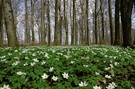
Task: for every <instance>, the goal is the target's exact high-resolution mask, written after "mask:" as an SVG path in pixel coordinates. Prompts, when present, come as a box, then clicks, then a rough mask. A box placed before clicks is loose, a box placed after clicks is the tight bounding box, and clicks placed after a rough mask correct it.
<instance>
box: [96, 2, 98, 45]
mask: <svg viewBox="0 0 135 89" xmlns="http://www.w3.org/2000/svg"><path fill="white" fill-rule="evenodd" d="M97 15H98V13H97V0H95V44H97V43H98V32H97Z"/></svg>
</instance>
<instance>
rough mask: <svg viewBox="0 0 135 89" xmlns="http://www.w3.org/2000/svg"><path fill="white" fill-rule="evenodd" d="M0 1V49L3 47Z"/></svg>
mask: <svg viewBox="0 0 135 89" xmlns="http://www.w3.org/2000/svg"><path fill="white" fill-rule="evenodd" d="M2 6H3V4H2V0H0V47H3V10H2Z"/></svg>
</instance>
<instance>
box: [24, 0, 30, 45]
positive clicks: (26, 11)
mask: <svg viewBox="0 0 135 89" xmlns="http://www.w3.org/2000/svg"><path fill="white" fill-rule="evenodd" d="M25 43H30V28H29V18H28V2H27V0H25Z"/></svg>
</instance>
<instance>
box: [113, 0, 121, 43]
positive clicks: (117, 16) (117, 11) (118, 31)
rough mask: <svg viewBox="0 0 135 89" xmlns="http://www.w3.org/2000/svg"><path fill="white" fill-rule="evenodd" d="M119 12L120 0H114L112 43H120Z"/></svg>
mask: <svg viewBox="0 0 135 89" xmlns="http://www.w3.org/2000/svg"><path fill="white" fill-rule="evenodd" d="M119 12H120V0H116V1H115V41H114V45H120V44H121V39H120V33H121V30H120V19H119Z"/></svg>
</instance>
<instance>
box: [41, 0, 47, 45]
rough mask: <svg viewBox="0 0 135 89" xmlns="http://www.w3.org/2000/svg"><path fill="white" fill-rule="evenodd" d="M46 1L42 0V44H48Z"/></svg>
mask: <svg viewBox="0 0 135 89" xmlns="http://www.w3.org/2000/svg"><path fill="white" fill-rule="evenodd" d="M45 33H46V32H45V1H44V0H41V44H42V45H45V44H46V34H45Z"/></svg>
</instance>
